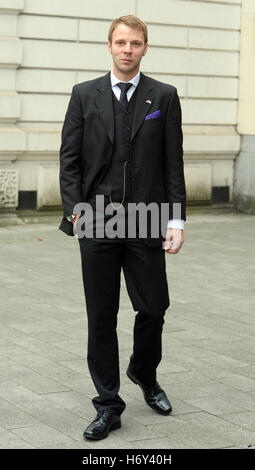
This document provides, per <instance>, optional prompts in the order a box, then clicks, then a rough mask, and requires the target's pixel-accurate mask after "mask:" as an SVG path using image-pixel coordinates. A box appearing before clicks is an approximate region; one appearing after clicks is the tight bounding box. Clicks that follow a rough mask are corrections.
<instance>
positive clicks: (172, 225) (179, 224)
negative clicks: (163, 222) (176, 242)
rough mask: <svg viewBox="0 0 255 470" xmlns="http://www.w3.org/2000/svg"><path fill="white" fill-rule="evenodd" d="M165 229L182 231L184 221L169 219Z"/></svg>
mask: <svg viewBox="0 0 255 470" xmlns="http://www.w3.org/2000/svg"><path fill="white" fill-rule="evenodd" d="M167 228H178V229H179V230H184V220H182V219H171V220H169V221H168V224H167Z"/></svg>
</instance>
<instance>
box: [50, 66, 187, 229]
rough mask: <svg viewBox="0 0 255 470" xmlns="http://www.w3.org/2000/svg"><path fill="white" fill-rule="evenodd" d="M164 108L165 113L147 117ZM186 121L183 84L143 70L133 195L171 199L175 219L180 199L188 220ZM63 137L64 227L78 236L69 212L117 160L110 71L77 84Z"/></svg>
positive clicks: (139, 199) (133, 161) (133, 147)
mask: <svg viewBox="0 0 255 470" xmlns="http://www.w3.org/2000/svg"><path fill="white" fill-rule="evenodd" d="M146 101H147V102H146ZM148 101H149V102H148ZM158 110H160V117H157V118H156V119H145V117H146V116H147V115H148V114H151V113H153V112H154V111H158ZM158 114H159V113H158ZM181 121H182V117H181V107H180V101H179V97H178V94H177V89H176V88H175V87H174V86H172V85H168V84H165V83H162V82H160V81H158V80H154V79H152V78H150V77H148V76H146V75H144V74H143V73H142V72H141V73H140V80H139V84H138V87H137V97H136V107H135V114H134V119H133V125H132V132H131V142H130V147H131V174H132V180H131V181H132V190H133V200H134V202H136V203H139V202H144V203H145V204H149V203H150V202H156V203H161V202H168V203H169V209H170V210H169V219H171V218H172V217H173V214H172V203H174V202H179V203H181V218H182V219H184V220H186V216H185V199H186V198H185V196H186V194H185V181H184V172H183V149H182V142H183V136H182V127H181V124H182V122H181ZM61 137H62V141H61V148H60V191H61V197H62V202H63V209H64V217H63V219H62V221H61V224H60V226H59V228H60V230H62V231H63V232H65V233H66V234H68V235H73V226H72V222H68V221H67V220H66V218H65V216H67V215H70V214H72V213H73V208H74V206H75V204H77V203H78V202H87V198H88V195H89V191H90V189H91V188H92V186H93V187H95V186H94V185H95V184H97V182H99V181H100V179H102V176H103V174H104V172H106V171H107V169H108V166H109V164H110V162H111V155H112V151H113V143H114V116H113V102H112V87H111V79H110V72H108V73H107V74H106V75H104V76H102V77H99V78H96V79H94V80H90V81H87V82H83V83H79V84H76V85H74V87H73V89H72V94H71V98H70V101H69V105H68V108H67V112H66V115H65V120H64V124H63V129H62V135H61Z"/></svg>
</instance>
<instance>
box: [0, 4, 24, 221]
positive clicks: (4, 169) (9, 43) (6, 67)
mask: <svg viewBox="0 0 255 470" xmlns="http://www.w3.org/2000/svg"><path fill="white" fill-rule="evenodd" d="M22 8H23V0H0V31H1V33H0V34H1V35H0V68H1V72H0V223H2V222H4V223H6V221H7V220H10V221H11V222H12V223H13V219H15V218H16V215H15V209H16V207H17V206H18V170H17V168H16V165H15V160H16V158H17V153H19V152H23V151H24V148H25V134H24V133H23V132H22V130H20V129H18V127H17V126H16V121H17V120H18V119H19V116H20V98H19V96H18V93H17V92H16V90H15V83H16V80H15V78H16V69H17V67H18V66H19V64H20V63H21V60H22V44H21V41H20V40H19V38H18V36H17V34H18V33H17V17H18V14H19V13H20V11H21V10H22ZM6 219H7V220H6Z"/></svg>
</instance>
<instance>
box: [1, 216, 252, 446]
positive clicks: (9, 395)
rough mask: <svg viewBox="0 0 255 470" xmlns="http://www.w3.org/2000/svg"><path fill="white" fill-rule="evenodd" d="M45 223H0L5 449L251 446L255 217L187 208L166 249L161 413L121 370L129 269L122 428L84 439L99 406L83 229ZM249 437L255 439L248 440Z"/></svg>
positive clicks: (123, 307)
mask: <svg viewBox="0 0 255 470" xmlns="http://www.w3.org/2000/svg"><path fill="white" fill-rule="evenodd" d="M60 220H61V214H59V218H58V217H57V215H56V216H55V218H54V219H52V220H51V221H50V219H48V221H47V222H45V223H27V224H26V223H23V224H20V225H17V226H8V227H1V228H0V305H1V307H0V308H1V311H0V354H1V362H0V448H6V449H8V448H17V449H18V448H41V449H45V448H56V449H57V448H63V449H65V448H66V449H69V448H70V449H73V448H79V449H82V448H83V449H115V448H116V449H117V448H121V449H132V448H134V449H153V448H165V449H175V448H177V449H178V448H179V449H185V448H229V449H233V448H248V446H252V447H253V446H255V427H254V423H255V407H254V403H255V342H254V334H255V316H254V311H255V293H254V273H255V263H254V260H255V256H254V255H255V245H254V233H255V217H254V216H251V215H245V214H240V213H236V212H234V211H232V212H231V211H225V212H224V211H222V210H221V211H218V212H217V211H214V212H213V211H208V213H207V212H206V210H203V211H201V212H198V213H196V212H195V211H193V212H192V213H191V214H190V215H189V214H188V217H187V222H186V224H185V232H184V233H185V242H184V245H183V248H182V250H181V252H180V253H179V254H178V255H174V256H171V255H166V269H167V276H168V283H169V293H170V299H171V305H170V308H169V310H168V311H167V312H166V315H165V324H164V328H163V356H162V362H161V364H160V365H159V368H158V381H159V383H160V384H161V385H162V386H163V387H164V389H165V390H166V392H167V394H168V396H169V399H170V401H171V402H172V405H173V413H172V414H171V415H170V416H168V417H165V416H161V415H159V414H156V413H155V412H154V411H153V410H151V409H150V408H149V407H148V406H147V405H146V404H145V402H144V399H143V394H142V392H141V390H140V389H139V388H138V386H136V385H135V384H133V383H132V382H130V380H129V379H128V378H127V376H126V368H127V365H128V361H129V357H130V354H131V353H132V333H133V323H134V318H135V312H134V311H133V309H132V305H131V302H130V300H129V297H128V295H127V291H126V287H125V280H124V277H123V274H122V279H121V296H120V310H119V314H118V335H119V353H120V378H121V387H120V395H121V396H122V397H123V399H124V400H125V402H126V404H127V406H126V409H125V411H124V413H123V415H122V427H121V428H120V429H119V430H116V431H114V432H112V433H110V435H109V437H108V438H107V439H104V440H102V441H98V442H92V441H88V440H86V441H84V439H83V437H82V433H83V430H84V428H85V427H86V426H87V425H88V424H89V422H91V421H92V420H93V419H94V418H95V415H96V412H95V409H94V407H93V405H92V403H91V399H92V398H93V397H94V396H95V395H96V391H95V388H94V385H93V383H92V381H91V378H90V374H89V371H88V367H87V361H86V349H87V335H88V332H87V318H86V308H85V301H84V293H83V285H82V276H81V261H80V252H79V246H78V241H77V239H75V238H73V237H67V236H66V235H64V234H63V233H62V232H60V231H59V230H58V225H59V222H60ZM250 448H251V447H250Z"/></svg>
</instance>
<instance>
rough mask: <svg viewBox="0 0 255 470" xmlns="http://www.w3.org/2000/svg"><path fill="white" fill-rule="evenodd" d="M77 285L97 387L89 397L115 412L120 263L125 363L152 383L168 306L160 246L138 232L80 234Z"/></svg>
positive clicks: (119, 406) (119, 407)
mask: <svg viewBox="0 0 255 470" xmlns="http://www.w3.org/2000/svg"><path fill="white" fill-rule="evenodd" d="M79 246H80V252H81V264H82V274H83V285H84V293H85V301H86V309H87V316H88V346H87V362H88V368H89V371H90V374H91V377H92V380H93V382H94V385H95V387H96V390H97V392H98V396H97V397H95V398H93V400H92V403H93V405H94V407H95V408H96V409H97V410H98V409H100V408H110V409H112V411H114V412H115V413H117V414H119V415H120V414H121V413H122V412H123V411H124V409H125V407H126V404H125V402H124V401H123V400H122V398H121V397H120V396H119V394H118V393H119V388H120V374H119V350H118V338H117V331H116V328H117V314H118V310H119V296H120V276H121V269H123V273H124V277H125V282H126V287H127V292H128V295H129V297H130V300H131V303H132V306H133V309H134V311H137V312H138V313H137V314H136V317H135V323H134V329H133V340H134V343H133V354H132V355H131V358H130V365H131V368H132V371H133V372H134V373H135V375H136V376H137V377H138V378H139V379H140V380H141V381H143V382H144V383H147V384H150V383H153V382H154V381H155V379H156V368H157V366H158V364H159V363H160V360H161V357H162V344H161V335H162V328H163V324H164V315H165V310H166V309H167V308H168V307H169V304H170V302H169V295H168V285H167V278H166V271H165V251H164V250H163V249H162V247H161V246H160V247H153V248H151V247H148V246H147V245H146V244H145V243H144V241H143V240H142V239H139V238H133V239H128V238H113V239H110V238H85V237H84V238H80V239H79Z"/></svg>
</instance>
